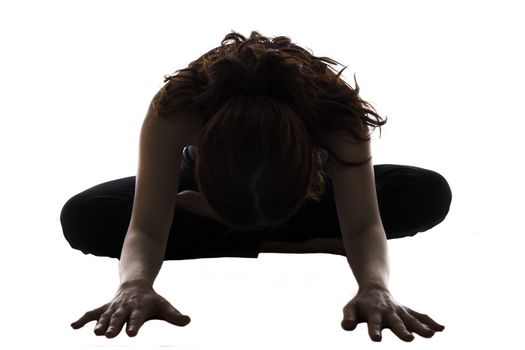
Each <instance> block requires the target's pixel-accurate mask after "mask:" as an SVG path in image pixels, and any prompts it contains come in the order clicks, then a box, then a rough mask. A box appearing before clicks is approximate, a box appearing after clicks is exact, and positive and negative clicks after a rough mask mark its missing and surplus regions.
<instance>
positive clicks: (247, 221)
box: [152, 31, 386, 231]
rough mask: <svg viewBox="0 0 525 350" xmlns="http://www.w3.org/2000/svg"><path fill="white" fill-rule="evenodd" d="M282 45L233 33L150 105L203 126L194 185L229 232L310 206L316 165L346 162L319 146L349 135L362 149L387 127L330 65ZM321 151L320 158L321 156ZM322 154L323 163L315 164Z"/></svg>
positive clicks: (319, 188)
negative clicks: (193, 116)
mask: <svg viewBox="0 0 525 350" xmlns="http://www.w3.org/2000/svg"><path fill="white" fill-rule="evenodd" d="M335 64H339V65H341V64H340V63H339V62H337V61H335V60H333V59H331V58H328V57H316V56H314V55H313V54H312V53H311V52H310V51H308V50H306V49H304V48H302V47H300V46H298V45H296V44H294V43H292V42H291V40H290V38H288V37H285V36H277V37H273V38H268V37H265V36H262V35H261V34H259V33H258V32H256V31H252V32H251V35H250V37H249V38H246V37H244V36H243V35H241V34H239V33H236V32H235V31H232V32H231V33H228V34H227V35H226V36H225V37H224V39H223V40H222V42H221V45H220V46H218V47H216V48H214V49H212V50H210V51H209V52H207V53H205V54H204V55H202V56H201V57H200V58H198V59H197V60H195V61H193V62H191V63H190V64H189V65H188V67H187V68H184V69H179V70H177V71H175V73H173V74H171V75H167V76H165V79H164V82H165V83H166V84H165V85H164V86H163V87H162V88H161V89H160V90H159V92H158V93H157V94H156V95H155V97H154V99H153V101H152V106H153V108H154V110H155V111H156V112H157V115H158V116H159V117H165V118H170V117H172V116H173V115H174V114H175V112H177V111H184V110H188V111H192V112H197V114H198V115H199V116H200V117H201V118H202V120H203V122H204V124H203V125H204V126H203V130H202V132H201V136H200V138H199V140H198V145H197V146H198V147H197V149H198V157H197V162H196V172H195V174H196V183H197V184H198V189H199V191H200V192H201V193H202V194H203V195H204V196H205V198H206V200H207V201H208V203H209V205H210V206H211V207H212V208H213V209H214V210H215V212H216V213H217V214H218V216H220V217H221V219H222V223H224V224H225V225H227V226H228V227H229V228H230V230H232V231H241V230H262V229H265V228H268V227H276V226H280V225H284V224H285V223H286V222H287V221H288V220H289V219H290V218H291V217H292V216H293V215H294V214H295V213H296V212H297V211H298V210H299V209H300V207H301V206H302V205H303V204H304V203H305V201H315V202H319V201H320V200H321V197H322V195H323V193H324V192H325V190H326V184H327V176H328V174H327V173H326V171H325V170H324V168H323V161H324V158H326V155H327V154H328V157H329V158H330V159H331V160H335V161H336V162H338V163H339V164H344V165H345V166H358V165H361V164H363V163H366V162H368V161H370V158H369V159H367V160H364V161H362V162H357V163H356V162H346V161H344V160H343V159H341V158H339V157H338V156H337V154H335V153H334V152H333V150H331V149H330V147H329V146H328V145H327V144H326V141H325V140H326V137H328V136H327V135H331V134H332V135H333V134H335V133H337V134H341V133H349V134H351V135H352V136H353V137H355V138H356V139H358V140H360V141H363V142H366V141H368V140H370V135H371V133H369V134H368V135H363V132H362V130H363V129H364V127H366V130H369V129H368V126H370V127H372V128H375V127H379V128H380V131H381V126H382V125H384V124H385V123H386V119H385V120H382V119H381V117H380V116H379V115H378V114H377V113H376V111H375V110H374V108H373V107H372V106H371V105H370V104H369V103H368V102H366V101H364V100H362V99H361V98H360V97H359V86H358V84H357V81H356V79H355V75H354V82H355V88H352V87H351V86H350V85H348V84H347V83H346V82H345V81H343V80H342V79H341V78H340V75H341V73H342V72H343V71H344V69H346V66H345V67H344V68H343V69H342V70H341V71H339V72H338V73H337V74H335V70H333V68H332V67H331V66H330V65H335ZM325 152H327V153H325ZM323 155H324V156H325V157H323Z"/></svg>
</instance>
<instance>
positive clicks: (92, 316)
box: [71, 305, 106, 329]
mask: <svg viewBox="0 0 525 350" xmlns="http://www.w3.org/2000/svg"><path fill="white" fill-rule="evenodd" d="M105 306H106V305H102V306H101V307H98V308H96V309H93V310H91V311H88V312H86V313H85V314H84V315H83V316H82V317H80V318H79V319H78V320H76V321H75V322H73V323H71V327H73V328H74V329H78V328H81V327H83V326H84V325H85V324H86V323H88V322H91V321H95V320H97V319H98V317H99V316H100V314H101V313H102V310H103V309H104V307H105Z"/></svg>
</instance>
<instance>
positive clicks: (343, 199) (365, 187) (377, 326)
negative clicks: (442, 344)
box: [328, 137, 444, 341]
mask: <svg viewBox="0 0 525 350" xmlns="http://www.w3.org/2000/svg"><path fill="white" fill-rule="evenodd" d="M330 143H331V148H332V151H334V152H335V153H336V154H337V155H338V156H339V158H341V159H343V160H345V161H348V162H355V161H361V160H364V159H369V158H370V159H371V150H370V142H366V143H363V142H356V141H355V140H350V139H348V137H333V138H331V140H330ZM328 166H329V170H330V172H331V178H332V184H333V190H334V197H335V202H336V208H337V216H338V219H339V226H340V229H341V235H342V240H343V244H344V248H345V251H346V255H347V260H348V262H349V264H350V267H351V269H352V272H353V273H354V276H355V278H356V280H357V283H358V284H359V290H358V292H357V295H356V296H355V297H354V298H353V299H352V300H350V302H348V303H347V304H346V305H345V307H344V308H343V315H344V316H343V321H342V322H341V326H342V328H343V329H345V330H354V329H355V328H356V326H357V324H358V323H361V322H367V323H368V333H369V335H370V338H371V339H372V340H373V341H381V330H382V329H383V328H390V329H391V330H392V332H394V333H395V334H396V335H397V336H398V337H399V338H400V339H402V340H404V341H412V340H413V339H414V337H413V335H412V333H411V332H416V333H418V334H419V335H421V336H423V337H428V338H429V337H432V336H433V335H434V332H435V331H442V330H443V329H444V327H443V326H441V325H439V324H438V323H436V322H435V321H434V320H432V319H431V318H430V317H428V316H427V315H424V314H420V313H418V312H415V311H413V310H411V309H409V308H408V307H405V306H402V305H400V304H398V303H397V302H396V301H395V300H394V298H393V297H392V295H391V294H390V292H389V290H388V277H389V259H388V245H387V240H386V234H385V231H384V228H383V224H382V222H381V216H380V213H379V205H378V202H377V193H376V188H375V177H374V167H373V165H372V161H371V160H369V161H368V162H366V163H364V164H363V165H359V166H353V167H348V166H341V165H339V164H336V163H335V162H333V161H332V158H331V157H330V158H329V161H328Z"/></svg>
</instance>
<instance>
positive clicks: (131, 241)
mask: <svg viewBox="0 0 525 350" xmlns="http://www.w3.org/2000/svg"><path fill="white" fill-rule="evenodd" d="M336 63H337V64H339V63H338V62H337V61H334V60H332V59H330V58H327V57H316V56H313V55H312V54H311V53H310V52H308V51H307V50H305V49H303V48H301V47H299V46H297V45H295V44H293V43H292V42H291V41H290V39H289V38H287V37H283V36H280V37H274V38H272V39H269V38H267V37H264V36H262V35H260V34H259V33H257V32H252V33H251V35H250V37H249V38H248V39H247V38H245V37H244V36H242V35H240V34H238V33H235V32H232V33H229V34H228V35H226V37H225V38H224V40H223V41H222V42H221V46H219V47H217V48H215V49H213V50H211V51H209V52H208V53H206V54H205V55H203V56H202V57H200V58H199V59H198V60H196V61H193V62H191V63H190V65H189V66H188V68H185V69H182V70H178V71H176V72H175V73H177V74H174V75H171V76H167V77H166V79H165V83H166V84H165V85H164V86H163V87H162V88H161V90H160V91H159V92H158V93H157V94H156V95H155V97H154V98H153V100H152V102H151V104H150V107H149V110H148V113H147V116H146V118H145V120H144V123H143V126H142V129H141V135H140V151H139V166H138V171H137V176H136V177H135V176H132V177H126V178H122V179H117V180H113V181H109V182H106V183H102V184H99V185H97V186H94V187H92V188H89V189H87V190H85V191H83V192H81V193H79V194H77V195H75V196H74V197H72V198H71V199H69V200H68V201H67V203H66V204H65V205H64V207H63V209H62V212H61V223H62V227H63V231H64V235H65V237H66V239H67V240H68V242H69V243H70V245H71V246H72V247H73V248H75V249H79V250H81V251H82V252H84V253H85V254H94V255H97V256H108V257H114V258H118V259H119V260H120V262H119V270H120V280H121V284H120V287H119V288H118V290H117V293H116V295H115V297H114V298H113V300H111V301H110V302H109V303H107V304H105V305H103V306H101V307H99V308H96V309H94V310H91V311H89V312H87V313H86V314H84V316H82V317H81V318H80V319H78V320H77V321H76V322H73V323H72V327H73V328H75V329H77V328H80V327H82V326H83V325H84V324H86V323H87V322H89V321H93V320H95V321H97V325H96V327H95V334H97V335H105V336H107V337H109V338H111V337H115V336H116V335H118V334H119V333H120V331H121V329H122V327H123V326H124V323H127V329H126V331H127V334H128V335H129V336H135V335H136V334H137V332H138V330H139V328H140V327H141V326H142V324H143V323H144V322H145V321H147V320H150V319H163V320H166V321H167V322H170V323H172V324H175V325H178V326H185V325H187V324H188V323H189V322H190V318H189V317H188V316H186V315H183V314H182V313H180V312H179V311H178V310H177V309H175V308H174V307H173V306H172V305H171V304H170V303H169V302H168V301H167V300H166V299H164V298H163V297H161V296H160V295H158V294H157V293H156V292H155V291H154V290H153V282H154V280H155V278H156V276H157V274H158V272H159V270H160V267H161V265H162V261H163V260H182V259H198V258H210V257H250V258H257V257H258V254H259V253H260V252H274V253H330V254H339V255H343V256H347V259H348V262H349V264H350V267H351V269H352V271H353V273H354V276H355V277H356V280H357V282H358V284H359V290H358V292H357V294H356V296H355V297H354V298H353V299H352V300H350V302H349V303H348V304H346V305H345V307H344V308H343V314H344V319H343V321H342V323H341V326H342V328H343V329H345V330H353V329H355V328H356V326H357V324H358V323H360V322H367V323H368V330H369V335H370V338H371V339H372V340H373V341H380V340H381V330H382V329H383V328H390V329H391V330H392V331H393V332H394V333H395V334H396V335H397V336H398V337H399V338H401V339H402V340H404V341H411V340H412V339H414V336H413V335H412V332H415V333H417V334H419V335H421V336H423V337H431V336H433V334H434V332H436V331H442V330H443V329H444V327H443V326H441V325H439V324H438V323H436V322H435V321H434V320H432V319H431V318H430V317H428V316H427V315H424V314H420V313H418V312H416V311H413V310H411V309H410V308H408V307H405V306H402V305H400V304H398V303H397V302H396V301H395V300H394V299H393V297H392V295H391V294H390V293H389V290H388V272H389V270H388V252H387V243H386V240H387V239H393V238H400V237H406V236H413V235H415V234H416V233H418V232H424V231H426V230H428V229H430V228H432V227H434V226H435V225H437V224H439V223H440V222H441V221H443V220H444V218H445V216H446V215H447V213H448V211H449V207H450V203H451V199H452V194H451V190H450V187H449V185H448V183H447V181H446V180H445V179H444V178H443V176H441V175H440V174H438V173H436V172H434V171H431V170H426V169H422V168H418V167H414V166H407V165H394V164H382V165H372V162H371V159H372V156H371V151H370V133H368V131H369V129H368V127H369V126H371V127H373V128H375V127H379V128H381V126H382V125H384V124H385V123H386V120H382V119H381V117H380V116H379V115H378V114H377V113H376V112H375V111H374V109H373V108H372V106H371V105H370V104H368V103H367V102H365V101H363V100H362V99H361V98H360V97H359V86H358V85H357V82H355V89H354V88H352V87H351V86H349V85H348V84H347V83H345V82H344V81H343V80H341V79H340V74H341V73H342V71H343V70H344V69H343V70H341V71H340V72H339V73H338V74H334V72H333V71H332V70H331V69H332V67H330V66H329V64H336ZM354 81H355V78H354Z"/></svg>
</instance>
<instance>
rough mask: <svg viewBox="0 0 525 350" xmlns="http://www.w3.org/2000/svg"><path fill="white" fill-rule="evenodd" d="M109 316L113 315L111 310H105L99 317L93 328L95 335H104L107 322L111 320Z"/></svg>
mask: <svg viewBox="0 0 525 350" xmlns="http://www.w3.org/2000/svg"><path fill="white" fill-rule="evenodd" d="M111 314H113V310H111V309H107V310H106V312H104V313H103V314H102V315H100V318H99V319H98V322H97V325H96V326H95V334H96V335H104V334H105V333H106V330H107V328H108V324H109V320H110V319H111Z"/></svg>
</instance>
